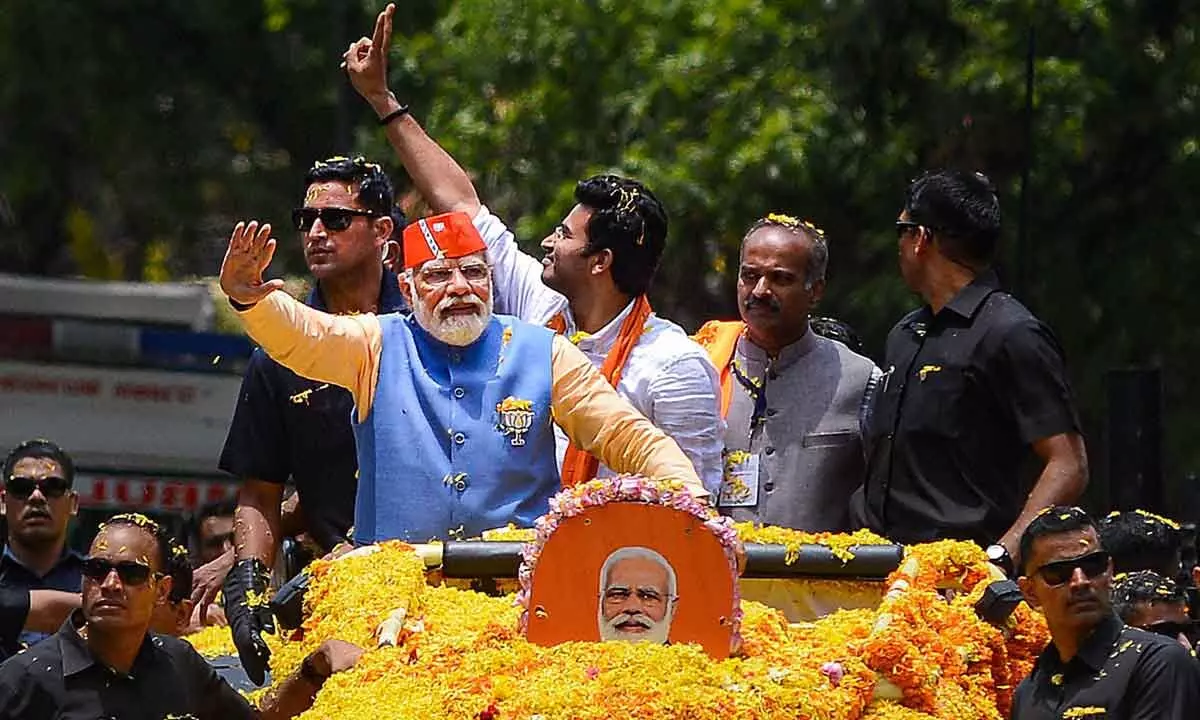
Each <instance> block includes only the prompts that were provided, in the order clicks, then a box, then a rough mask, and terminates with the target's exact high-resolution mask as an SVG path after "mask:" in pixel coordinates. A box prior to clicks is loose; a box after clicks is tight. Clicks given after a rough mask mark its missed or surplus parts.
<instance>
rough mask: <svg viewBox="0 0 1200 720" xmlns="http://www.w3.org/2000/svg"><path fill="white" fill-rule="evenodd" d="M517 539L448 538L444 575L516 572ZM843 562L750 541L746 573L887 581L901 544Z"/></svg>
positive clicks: (871, 548)
mask: <svg viewBox="0 0 1200 720" xmlns="http://www.w3.org/2000/svg"><path fill="white" fill-rule="evenodd" d="M521 546H522V543H519V542H448V543H446V544H445V545H444V546H443V551H442V574H443V575H444V576H445V577H450V578H487V577H501V578H503V577H509V578H511V577H516V576H517V571H518V569H519V568H520V567H521ZM850 552H851V553H852V554H853V557H851V558H850V559H848V560H846V561H845V562H843V561H842V559H841V558H839V557H837V556H836V555H834V554H833V551H832V550H830V549H829V548H828V547H826V546H824V545H801V546H800V549H799V556H798V557H797V558H796V560H795V561H794V562H792V563H788V562H786V558H787V548H786V547H784V546H783V545H764V544H760V543H747V544H746V571H745V572H744V573H743V574H742V577H746V578H794V577H828V578H858V579H866V580H883V579H884V578H886V577H887V576H888V574H889V573H891V572H892V571H893V570H895V569H896V568H898V567H899V566H900V561H901V560H902V559H903V558H904V548H903V547H901V546H899V545H855V546H853V547H851V548H850Z"/></svg>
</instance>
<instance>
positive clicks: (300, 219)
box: [292, 207, 379, 232]
mask: <svg viewBox="0 0 1200 720" xmlns="http://www.w3.org/2000/svg"><path fill="white" fill-rule="evenodd" d="M378 214H379V213H377V212H375V211H374V210H355V209H354V208H334V207H326V208H310V207H303V208H296V209H295V210H293V211H292V224H293V225H295V226H296V229H297V230H299V231H300V232H308V231H309V230H312V226H313V224H314V223H316V222H317V218H321V224H322V225H324V226H325V229H326V230H329V231H330V232H341V231H342V230H345V229H346V228H348V227H350V223H352V222H354V218H356V217H376V216H377V215H378Z"/></svg>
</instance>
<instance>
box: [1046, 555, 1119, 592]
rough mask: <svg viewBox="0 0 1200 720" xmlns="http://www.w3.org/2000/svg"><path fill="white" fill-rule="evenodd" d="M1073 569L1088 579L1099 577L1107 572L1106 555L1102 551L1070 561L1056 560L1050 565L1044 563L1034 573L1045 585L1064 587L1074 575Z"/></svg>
mask: <svg viewBox="0 0 1200 720" xmlns="http://www.w3.org/2000/svg"><path fill="white" fill-rule="evenodd" d="M1075 568H1079V569H1080V570H1082V571H1083V574H1084V575H1087V576H1088V578H1089V579H1091V578H1095V577H1099V576H1100V575H1103V574H1104V573H1105V572H1107V571H1108V553H1106V552H1104V551H1103V550H1097V551H1096V552H1094V553H1089V554H1087V555H1082V556H1080V557H1077V558H1071V559H1070V560H1058V561H1055V562H1051V563H1046V564H1045V565H1043V566H1041V567H1040V568H1038V569H1037V570H1036V571H1035V573H1034V574H1035V575H1039V574H1040V575H1041V576H1042V579H1043V580H1045V581H1046V584H1047V585H1050V586H1057V585H1064V584H1066V583H1067V582H1068V581H1069V580H1070V579H1071V576H1072V575H1074V574H1075Z"/></svg>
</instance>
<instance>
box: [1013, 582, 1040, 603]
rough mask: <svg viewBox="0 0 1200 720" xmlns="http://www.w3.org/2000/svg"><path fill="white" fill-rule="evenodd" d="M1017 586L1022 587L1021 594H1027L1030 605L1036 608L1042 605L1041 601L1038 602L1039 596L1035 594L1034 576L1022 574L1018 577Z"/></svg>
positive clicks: (1026, 600) (1026, 599) (1026, 597)
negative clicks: (1029, 576)
mask: <svg viewBox="0 0 1200 720" xmlns="http://www.w3.org/2000/svg"><path fill="white" fill-rule="evenodd" d="M1017 586H1018V587H1020V588H1021V594H1022V595H1024V596H1025V602H1027V603H1029V607H1031V608H1033V609H1035V610H1036V609H1038V608H1040V607H1041V603H1039V602H1038V599H1037V597H1036V596H1035V595H1034V594H1033V579H1032V578H1028V577H1025V576H1024V575H1022V576H1021V577H1019V578H1017Z"/></svg>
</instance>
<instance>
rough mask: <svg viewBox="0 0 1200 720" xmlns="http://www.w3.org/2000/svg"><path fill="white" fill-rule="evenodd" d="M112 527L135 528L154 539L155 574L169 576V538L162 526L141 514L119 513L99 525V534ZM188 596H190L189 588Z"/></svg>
mask: <svg viewBox="0 0 1200 720" xmlns="http://www.w3.org/2000/svg"><path fill="white" fill-rule="evenodd" d="M113 525H120V526H122V527H132V528H137V529H138V530H141V531H142V532H144V533H147V534H148V535H150V537H152V538H154V545H155V547H157V548H158V566H157V567H154V570H155V572H160V573H163V574H170V560H171V537H170V535H168V534H167V531H166V529H165V528H164V527H163V526H162V525H159V524H158V523H157V522H156V521H154V520H153V519H152V518H148V517H146V516H145V515H143V514H141V513H119V514H117V515H113V516H112V517H110V518H109V519H108V520H107V521H106V522H104V523H103V524H101V525H100V532H104V530H105V529H106V528H108V527H111V526H113ZM188 594H191V590H190V588H189V591H188Z"/></svg>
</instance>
